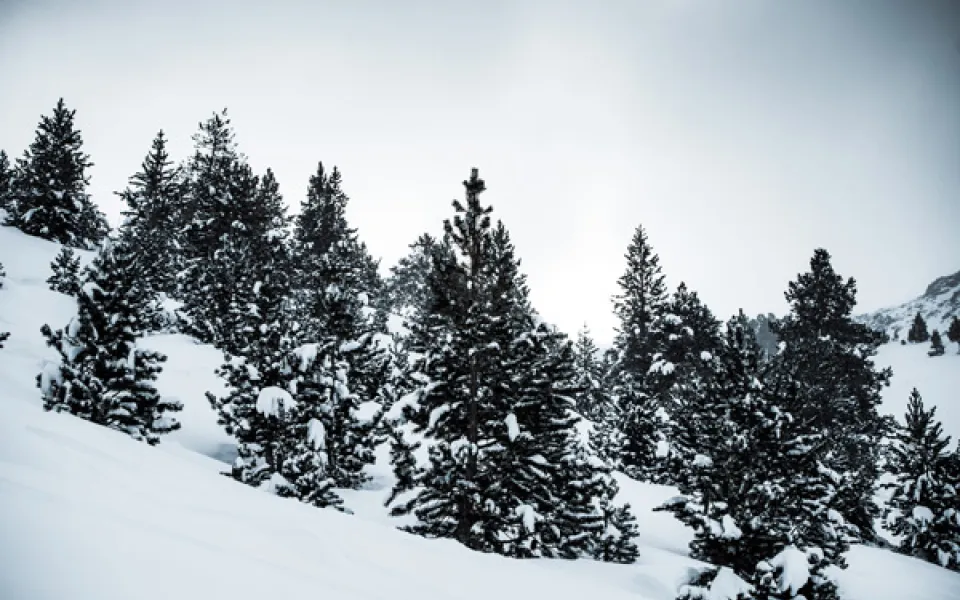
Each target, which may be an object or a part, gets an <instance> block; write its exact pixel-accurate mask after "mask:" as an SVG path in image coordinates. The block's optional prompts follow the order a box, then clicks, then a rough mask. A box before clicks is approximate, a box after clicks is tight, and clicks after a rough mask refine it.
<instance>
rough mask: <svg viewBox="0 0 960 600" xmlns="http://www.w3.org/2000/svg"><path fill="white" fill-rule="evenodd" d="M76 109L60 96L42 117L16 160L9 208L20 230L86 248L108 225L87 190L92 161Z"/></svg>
mask: <svg viewBox="0 0 960 600" xmlns="http://www.w3.org/2000/svg"><path fill="white" fill-rule="evenodd" d="M75 114H76V111H75V110H68V109H67V107H66V105H65V104H64V102H63V98H61V99H60V100H59V101H58V102H57V106H56V108H54V110H53V115H51V116H43V117H42V118H41V120H40V124H39V125H38V127H37V133H36V137H35V138H34V141H33V143H32V144H30V147H29V148H28V149H27V150H26V151H25V152H24V155H23V158H21V159H20V161H19V162H18V166H17V174H16V177H15V178H14V185H13V191H12V193H11V199H12V202H11V203H10V208H12V211H13V214H12V223H13V225H15V226H16V227H17V228H19V229H20V230H21V231H23V232H24V233H27V234H29V235H34V236H38V237H41V238H44V239H47V240H52V241H55V242H59V243H61V244H65V245H68V246H73V247H77V248H85V249H88V250H90V249H93V248H94V247H95V246H96V245H97V244H99V243H100V242H101V241H102V240H103V239H104V237H105V236H106V235H107V232H108V231H109V226H108V225H107V221H106V218H105V217H104V216H103V214H102V213H101V212H100V211H99V210H98V209H97V207H96V205H95V204H94V203H93V202H92V201H91V200H90V196H89V195H88V194H87V191H86V188H87V185H88V183H89V177H88V176H87V174H86V170H87V168H88V167H90V166H92V164H93V163H91V162H90V157H89V156H88V155H86V154H84V152H83V138H82V137H81V135H80V131H79V130H78V129H76V127H75V126H74V120H73V119H74V115H75Z"/></svg>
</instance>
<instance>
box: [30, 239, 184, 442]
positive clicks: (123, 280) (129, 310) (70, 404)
mask: <svg viewBox="0 0 960 600" xmlns="http://www.w3.org/2000/svg"><path fill="white" fill-rule="evenodd" d="M141 281H142V273H141V272H140V270H139V269H138V263H137V261H136V260H135V257H134V255H133V253H132V252H131V250H130V248H129V247H127V246H126V245H125V244H124V243H123V241H122V238H121V240H118V241H109V240H108V243H107V244H106V245H105V246H104V247H103V248H102V249H101V251H100V252H99V254H98V255H97V256H96V257H95V258H94V260H93V262H92V263H91V264H90V266H89V267H87V269H86V271H85V274H84V282H85V283H84V285H83V288H82V289H81V290H80V292H79V294H78V295H77V315H76V316H75V317H74V318H73V319H72V320H71V321H70V323H69V325H68V326H67V327H66V329H60V330H57V331H56V332H54V331H52V330H51V328H50V327H49V326H48V325H44V326H43V328H42V333H43V335H44V336H45V337H46V338H47V344H48V345H49V346H52V347H53V348H55V349H56V350H57V352H59V354H60V362H59V363H58V364H51V365H48V367H47V368H46V369H45V370H44V371H43V372H42V373H41V374H40V375H38V376H37V386H38V387H39V388H40V389H41V392H42V395H43V401H44V409H45V410H53V411H57V412H69V413H71V414H73V415H76V416H78V417H80V418H83V419H86V420H89V421H92V422H94V423H97V424H99V425H105V426H107V427H111V428H113V429H118V430H120V431H123V432H125V433H127V434H128V435H130V436H132V437H134V438H136V439H139V440H143V441H146V442H147V443H149V444H156V443H157V442H158V441H159V436H160V435H162V434H164V433H167V432H170V431H173V430H176V429H179V427H180V424H179V423H178V422H177V421H176V420H175V419H174V418H173V416H172V414H171V413H173V412H176V411H178V410H180V409H181V408H182V407H181V405H180V403H179V402H176V401H171V400H168V399H165V398H162V397H161V396H160V394H159V393H157V390H156V388H155V387H154V383H153V382H154V381H155V380H156V378H157V374H158V373H160V371H161V370H162V367H161V363H162V362H164V361H165V360H166V357H165V356H164V355H163V354H160V353H158V352H153V351H150V350H146V349H144V348H138V347H137V339H138V338H139V337H140V336H141V335H142V334H143V332H144V327H145V318H148V317H145V315H149V310H150V307H151V305H152V302H153V299H152V298H151V297H150V292H149V289H148V288H146V287H145V286H143V285H141Z"/></svg>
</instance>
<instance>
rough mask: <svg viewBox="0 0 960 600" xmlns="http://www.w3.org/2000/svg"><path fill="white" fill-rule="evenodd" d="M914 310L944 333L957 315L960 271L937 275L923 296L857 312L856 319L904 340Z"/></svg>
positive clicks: (959, 307) (959, 305) (914, 312)
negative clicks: (861, 312)
mask: <svg viewBox="0 0 960 600" xmlns="http://www.w3.org/2000/svg"><path fill="white" fill-rule="evenodd" d="M917 313H920V315H921V316H922V317H923V319H924V320H925V321H926V322H927V329H928V330H929V331H931V332H932V331H933V330H934V329H938V330H940V332H941V333H945V332H946V329H947V327H949V325H950V321H951V320H952V319H953V317H954V316H960V271H957V272H956V273H954V274H952V275H944V276H943V277H938V278H937V279H935V280H934V281H933V282H932V283H931V284H930V285H928V286H927V289H926V290H925V291H924V292H923V295H922V296H919V297H917V298H914V299H913V300H910V301H909V302H904V303H903V304H900V305H899V306H892V307H890V308H882V309H880V310H877V311H874V312H871V313H867V314H865V315H860V316H858V317H856V319H857V321H859V322H861V323H863V324H865V325H869V326H870V327H872V328H873V329H876V330H878V331H883V332H885V333H886V334H887V335H889V336H890V337H891V338H899V339H906V336H907V331H908V330H909V329H910V325H911V323H913V319H914V317H916V315H917Z"/></svg>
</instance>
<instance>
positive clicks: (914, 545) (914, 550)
mask: <svg viewBox="0 0 960 600" xmlns="http://www.w3.org/2000/svg"><path fill="white" fill-rule="evenodd" d="M936 413H937V409H936V407H931V408H930V409H929V410H927V409H926V408H924V406H923V399H922V398H921V397H920V393H919V392H918V391H917V390H916V389H914V390H913V391H912V392H911V393H910V401H909V404H908V405H907V413H906V418H905V422H904V423H903V424H902V425H899V424H898V426H897V431H896V433H895V434H894V443H893V444H892V445H891V446H890V449H889V456H888V460H887V470H888V472H889V473H890V474H892V475H893V476H894V477H895V478H896V480H895V481H894V482H891V483H888V484H885V485H884V487H886V488H889V489H892V490H893V495H892V496H891V498H890V501H889V505H888V506H887V509H886V513H885V519H886V520H887V523H888V526H889V527H890V531H891V532H892V533H893V534H895V535H897V536H898V537H899V538H900V544H899V550H900V551H901V552H903V553H904V554H908V555H910V556H916V557H918V558H922V559H923V560H926V561H928V562H932V563H934V564H938V565H940V566H942V567H947V568H950V569H954V570H957V571H960V520H958V519H957V515H958V514H960V487H958V486H960V478H958V477H957V476H958V475H960V474H958V473H953V472H952V469H951V467H952V462H953V461H955V460H956V457H955V456H953V455H952V453H951V452H950V451H949V449H948V448H949V445H950V436H946V435H944V434H943V427H942V425H941V423H940V422H939V421H937V420H936Z"/></svg>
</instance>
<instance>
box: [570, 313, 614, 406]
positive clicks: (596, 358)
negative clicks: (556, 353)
mask: <svg viewBox="0 0 960 600" xmlns="http://www.w3.org/2000/svg"><path fill="white" fill-rule="evenodd" d="M573 356H574V369H575V373H576V379H575V387H576V402H577V411H578V412H579V413H580V414H581V415H583V416H584V417H586V418H587V419H590V420H591V421H593V422H594V423H598V422H600V421H602V420H603V417H604V415H606V414H607V413H608V412H609V410H610V406H611V405H612V403H613V399H612V398H611V397H610V395H609V394H608V393H607V391H606V388H605V386H604V378H605V375H606V374H605V373H604V371H603V368H604V365H603V363H602V361H601V358H600V351H599V349H598V348H597V345H596V343H594V341H593V338H592V337H590V330H589V329H588V328H587V326H586V325H584V326H583V329H581V330H580V332H579V333H578V334H577V341H576V344H575V345H574V354H573Z"/></svg>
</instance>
